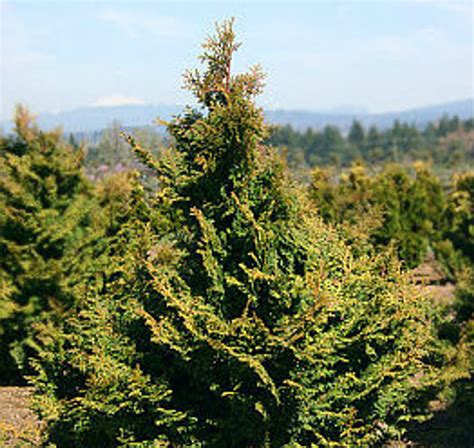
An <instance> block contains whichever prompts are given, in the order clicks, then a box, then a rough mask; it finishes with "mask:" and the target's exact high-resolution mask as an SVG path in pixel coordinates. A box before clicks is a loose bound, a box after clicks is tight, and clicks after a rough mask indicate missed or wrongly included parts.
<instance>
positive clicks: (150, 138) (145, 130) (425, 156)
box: [69, 116, 474, 174]
mask: <svg viewBox="0 0 474 448" xmlns="http://www.w3.org/2000/svg"><path fill="white" fill-rule="evenodd" d="M123 131H127V132H129V131H132V132H133V133H134V135H135V136H136V138H137V140H138V141H140V142H141V144H142V145H143V146H145V147H148V148H155V152H157V151H159V150H158V149H157V148H160V147H168V146H169V145H170V144H171V143H172V142H171V139H170V138H169V137H168V136H167V135H166V134H165V133H163V132H160V131H159V129H158V128H156V127H151V126H148V127H141V128H124V127H123V126H122V125H121V123H120V122H118V121H114V122H113V123H112V124H111V125H110V126H109V127H108V128H107V129H104V130H102V131H96V132H91V133H75V134H70V135H69V141H70V143H72V144H73V145H75V146H76V147H80V146H81V147H82V148H83V149H84V151H85V158H86V160H85V162H86V166H87V167H88V169H89V170H90V171H91V172H92V173H95V174H98V173H99V171H101V172H109V171H116V170H117V169H118V170H120V169H123V168H125V167H131V166H134V163H135V162H134V158H133V156H132V154H131V152H130V149H129V146H128V144H127V143H126V142H125V140H124V139H123V138H122V137H121V135H120V133H121V132H123ZM266 143H267V144H269V145H271V146H274V147H276V148H278V150H279V151H280V153H281V154H282V155H283V156H284V157H285V158H286V159H287V161H288V164H289V166H290V168H293V169H305V168H314V167H315V166H319V165H332V166H335V167H344V166H349V165H350V164H351V163H353V162H355V161H363V162H364V163H366V164H369V165H379V164H384V163H387V162H394V163H411V162H413V161H416V160H423V161H426V162H430V163H432V164H433V165H434V166H436V167H445V168H449V169H455V168H456V167H465V166H466V164H467V165H470V164H472V162H473V161H474V119H473V118H471V119H468V120H460V119H459V118H458V117H457V116H453V117H449V116H443V117H442V118H441V119H440V120H438V121H436V122H431V123H429V124H428V125H427V126H426V127H425V128H424V129H422V130H420V129H419V128H418V127H417V126H415V125H414V124H409V123H405V122H400V121H398V120H396V121H395V122H394V123H393V125H392V127H390V128H388V129H386V130H380V129H379V128H377V127H376V126H371V127H370V128H365V127H364V126H362V124H361V123H360V122H359V121H357V120H355V121H353V123H352V126H351V128H350V130H349V132H347V133H344V132H342V131H341V130H340V129H339V128H338V127H336V126H332V125H328V126H325V127H324V128H323V129H321V130H315V129H313V128H308V129H306V130H305V131H300V130H297V129H295V128H294V127H292V126H291V125H285V126H273V127H271V129H270V135H269V136H268V138H267V140H266ZM155 155H157V154H155ZM98 170H99V171H98Z"/></svg>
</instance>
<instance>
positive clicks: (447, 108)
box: [0, 98, 474, 133]
mask: <svg viewBox="0 0 474 448" xmlns="http://www.w3.org/2000/svg"><path fill="white" fill-rule="evenodd" d="M181 110H182V107H180V106H160V105H156V106H152V105H148V106H146V105H127V106H111V107H83V108H79V109H74V110H71V111H67V112H60V113H56V114H41V115H39V116H38V118H37V121H38V124H39V125H40V127H41V128H42V129H45V130H49V129H53V128H56V127H58V126H62V128H63V130H64V132H65V133H88V132H92V131H100V130H101V129H104V128H106V127H108V126H109V125H110V124H111V122H112V121H114V120H118V121H120V122H121V124H122V125H123V126H124V127H141V126H146V125H150V124H152V123H153V121H154V120H155V119H156V118H157V117H160V118H161V119H164V120H167V119H170V118H171V117H172V116H173V115H176V114H178V113H179V112H180V111H181ZM473 111H474V99H472V98H471V99H467V100H462V101H454V102H450V103H444V104H438V105H434V106H427V107H421V108H417V109H410V110H405V111H399V112H388V113H381V114H371V113H367V112H364V111H361V110H357V109H348V110H347V111H344V110H335V111H308V110H269V111H266V112H265V114H266V116H267V119H268V121H269V122H270V123H273V124H279V125H285V124H290V125H292V126H293V127H294V128H297V129H306V128H308V127H311V128H315V129H319V128H322V127H324V126H326V125H334V126H338V127H339V128H340V129H341V130H343V131H346V130H348V129H349V127H350V125H351V123H352V121H353V120H355V119H357V120H359V121H360V122H361V123H362V124H363V125H364V126H365V127H369V126H371V125H376V126H377V127H378V128H380V129H385V128H388V127H390V126H392V124H393V122H394V120H396V119H398V120H400V121H403V122H408V123H411V124H415V125H416V126H418V127H420V128H422V127H424V126H425V125H426V124H427V123H428V122H430V121H436V120H438V119H439V118H441V117H442V116H443V115H449V116H454V115H457V116H458V117H459V118H460V119H463V120H466V119H468V118H472V117H473V116H474V112H473ZM0 126H1V127H2V128H3V129H4V130H5V131H7V132H8V131H9V130H10V129H11V127H12V123H11V122H2V123H0Z"/></svg>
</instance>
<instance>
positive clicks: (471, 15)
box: [438, 1, 474, 20]
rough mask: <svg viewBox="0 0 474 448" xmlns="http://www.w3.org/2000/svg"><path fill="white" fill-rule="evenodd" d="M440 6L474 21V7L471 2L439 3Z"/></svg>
mask: <svg viewBox="0 0 474 448" xmlns="http://www.w3.org/2000/svg"><path fill="white" fill-rule="evenodd" d="M438 5H439V6H440V7H441V8H443V9H445V10H447V11H451V12H453V13H455V14H459V15H461V16H462V17H464V18H466V19H468V20H474V7H473V4H472V2H470V1H446V2H439V3H438Z"/></svg>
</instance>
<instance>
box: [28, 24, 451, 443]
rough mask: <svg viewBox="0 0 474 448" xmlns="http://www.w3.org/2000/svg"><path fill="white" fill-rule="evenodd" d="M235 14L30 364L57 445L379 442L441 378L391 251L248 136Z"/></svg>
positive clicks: (257, 137)
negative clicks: (324, 205) (144, 185)
mask: <svg viewBox="0 0 474 448" xmlns="http://www.w3.org/2000/svg"><path fill="white" fill-rule="evenodd" d="M237 48H238V44H236V43H235V36H234V31H233V27H232V22H225V23H224V24H222V25H220V26H218V27H217V36H216V37H212V38H210V39H208V40H207V41H206V43H205V44H204V54H203V55H202V57H201V60H202V61H203V62H204V63H205V70H204V71H203V72H199V71H193V72H189V73H188V74H187V76H186V80H187V86H188V88H189V89H190V90H191V91H192V92H193V93H194V94H195V96H196V99H197V101H198V103H199V105H200V108H199V109H188V110H186V111H185V112H184V113H183V115H181V116H179V117H177V118H175V119H174V120H173V121H171V122H170V123H169V124H168V130H169V132H170V133H171V135H172V137H173V139H174V145H173V147H172V148H171V149H170V150H169V151H168V152H167V153H164V154H163V155H162V157H161V158H160V160H159V161H155V160H153V158H152V157H151V155H150V153H149V152H147V151H146V150H145V149H143V148H141V147H140V146H139V145H137V144H136V143H135V141H134V140H133V138H132V137H129V142H130V144H131V145H132V147H133V149H134V151H135V153H136V154H137V156H138V157H139V158H140V159H141V161H142V162H143V163H145V164H146V165H148V167H149V168H150V169H152V170H154V171H155V172H156V176H157V178H158V180H159V185H160V188H159V191H158V193H157V195H156V197H154V198H151V199H149V200H145V197H144V196H143V195H141V196H140V194H139V192H137V194H136V196H135V197H136V202H135V203H134V208H133V209H131V210H130V215H129V219H128V220H127V221H126V222H125V223H124V224H123V225H121V226H120V229H119V230H118V233H117V235H116V237H115V244H116V246H115V247H116V248H117V250H116V251H115V252H114V255H113V256H111V258H110V260H109V266H108V274H107V276H106V281H105V282H104V285H103V288H100V289H99V288H92V289H90V290H89V292H88V293H87V297H86V298H85V299H84V301H83V306H82V308H81V309H80V310H79V313H78V314H77V316H76V317H73V318H71V319H68V321H67V322H66V323H65V325H64V328H63V330H62V332H61V334H60V335H59V336H58V337H56V338H54V339H53V338H50V339H48V338H46V337H45V338H44V339H43V345H42V357H41V360H40V361H39V363H38V371H39V375H38V377H37V378H36V387H37V395H38V408H39V410H40V413H41V415H42V417H43V418H44V419H45V421H46V423H47V425H48V442H49V443H52V444H55V445H56V446H58V447H90V446H100V447H104V448H105V447H117V446H123V447H125V446H127V447H132V446H135V447H151V446H170V447H171V446H173V447H177V446H178V447H179V446H183V447H184V446H186V447H191V446H196V447H198V446H210V447H211V446H215V447H222V446H226V447H251V446H254V447H255V446H262V447H264V446H268V447H269V446H271V447H279V446H281V447H283V446H287V447H290V446H291V447H298V446H329V445H331V444H333V445H336V446H364V447H365V446H376V445H378V444H380V443H381V442H382V441H383V440H386V439H387V438H389V437H397V436H400V435H401V434H402V433H403V430H404V427H405V426H406V425H407V423H408V422H410V421H411V420H413V419H419V418H423V416H424V414H425V409H426V406H425V405H426V403H427V402H428V401H429V400H430V399H432V398H434V397H435V396H436V393H437V391H438V390H439V389H440V388H442V387H443V386H444V385H445V383H447V382H448V381H449V379H448V378H447V377H446V376H444V375H442V374H441V365H442V364H443V362H444V358H443V353H442V348H440V347H439V345H440V343H439V341H437V339H436V334H435V332H434V329H433V325H432V315H431V307H430V306H429V304H428V303H427V302H426V301H425V300H424V299H423V297H422V296H421V295H420V294H419V293H418V292H417V291H416V290H415V289H414V288H413V287H412V286H411V285H410V283H409V281H408V279H407V278H406V277H405V276H404V275H403V274H401V272H400V266H399V264H398V262H397V261H396V259H395V258H394V257H393V256H392V255H391V254H390V253H388V252H383V251H382V252H381V253H379V254H378V255H375V254H374V252H373V251H372V250H371V248H370V245H367V246H363V245H358V246H357V251H356V252H355V251H354V250H353V246H352V245H351V244H349V243H348V242H347V241H345V240H344V239H343V238H341V236H340V235H339V233H338V231H336V230H334V229H332V228H330V227H328V226H327V225H325V224H324V223H323V222H322V221H321V219H320V218H319V216H318V215H317V214H316V213H315V212H314V210H313V206H312V204H311V203H310V202H308V200H307V198H306V195H305V193H304V192H303V191H300V189H299V188H298V187H296V186H295V185H293V184H292V182H291V181H290V180H289V179H288V176H287V173H286V171H285V168H284V166H283V164H282V163H281V161H280V160H279V159H278V157H277V156H276V155H275V154H274V153H273V151H272V149H271V148H268V147H265V146H263V145H262V143H261V142H262V139H263V138H264V137H265V135H266V128H265V125H264V123H263V114H262V111H261V110H260V109H259V108H258V107H256V106H255V103H254V97H255V95H256V94H258V93H259V92H260V90H261V88H262V76H261V72H260V70H259V69H258V68H252V69H251V70H250V71H249V72H248V73H246V74H241V75H236V76H231V73H230V68H231V62H232V55H233V53H234V51H235V50H236V49H237Z"/></svg>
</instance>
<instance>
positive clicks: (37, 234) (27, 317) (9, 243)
mask: <svg viewBox="0 0 474 448" xmlns="http://www.w3.org/2000/svg"><path fill="white" fill-rule="evenodd" d="M15 123H16V128H15V135H13V136H9V137H3V138H2V139H1V141H0V347H1V348H0V350H1V354H0V381H1V382H2V383H11V382H18V381H19V380H20V378H21V377H20V370H22V369H24V368H25V367H26V365H25V363H26V356H27V354H28V353H29V354H31V352H32V350H31V348H32V347H31V346H32V344H33V338H32V335H33V332H34V330H33V327H34V325H35V324H37V323H39V322H44V321H45V320H51V321H54V320H58V319H59V318H60V317H61V316H62V315H63V313H64V312H65V310H67V309H68V308H70V307H71V306H72V305H73V304H74V302H75V295H74V291H73V290H74V287H75V286H76V285H77V284H78V283H79V281H80V280H81V276H80V272H82V269H83V267H84V263H87V261H85V259H84V258H83V257H82V256H81V253H83V252H82V248H84V247H86V246H87V245H88V243H89V241H90V237H91V235H90V233H91V232H90V229H91V228H92V227H93V223H92V222H91V218H90V213H89V212H90V210H91V208H92V207H93V202H92V192H91V187H90V185H89V183H88V181H87V180H86V179H85V177H84V175H83V173H82V168H81V153H80V151H74V150H73V149H72V148H71V147H70V146H68V145H67V144H66V143H65V142H64V141H63V140H62V139H61V137H60V133H59V132H50V133H44V132H41V131H40V130H39V129H38V128H37V127H36V126H35V125H34V124H33V123H32V121H31V117H30V116H29V114H28V112H27V111H26V109H24V108H23V107H19V108H18V110H17V113H16V117H15Z"/></svg>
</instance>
